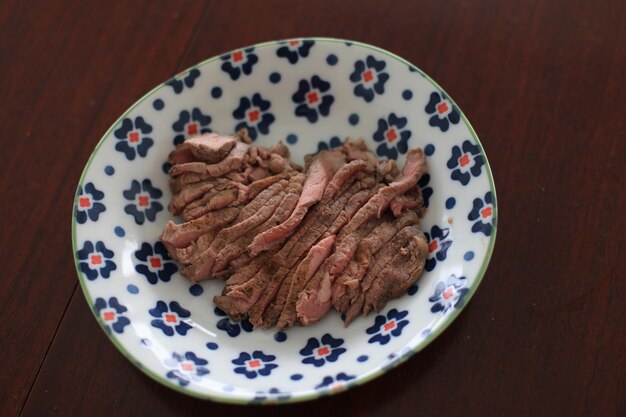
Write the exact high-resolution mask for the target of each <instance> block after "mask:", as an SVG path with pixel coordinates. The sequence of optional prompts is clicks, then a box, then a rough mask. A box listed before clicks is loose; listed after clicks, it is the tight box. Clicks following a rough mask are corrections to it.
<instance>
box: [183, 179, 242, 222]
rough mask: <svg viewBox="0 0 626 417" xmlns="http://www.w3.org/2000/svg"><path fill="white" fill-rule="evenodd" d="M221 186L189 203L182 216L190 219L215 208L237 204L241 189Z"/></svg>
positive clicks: (186, 219) (187, 219)
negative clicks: (222, 187) (221, 187)
mask: <svg viewBox="0 0 626 417" xmlns="http://www.w3.org/2000/svg"><path fill="white" fill-rule="evenodd" d="M219 188H220V187H214V188H213V189H212V190H210V191H209V192H208V193H206V194H205V195H204V196H203V197H202V198H201V199H198V200H196V201H194V202H192V203H190V204H188V205H187V207H185V208H184V209H183V211H182V213H181V217H182V218H183V219H184V220H185V221H190V220H193V219H197V218H198V217H200V216H203V215H205V214H207V213H209V212H211V211H214V210H219V209H223V208H224V207H229V206H231V207H232V206H236V205H237V204H236V203H237V201H238V199H239V196H240V194H241V190H238V189H235V188H226V189H219Z"/></svg>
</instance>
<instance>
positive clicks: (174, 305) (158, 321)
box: [149, 301, 192, 336]
mask: <svg viewBox="0 0 626 417" xmlns="http://www.w3.org/2000/svg"><path fill="white" fill-rule="evenodd" d="M149 313H150V315H151V316H152V317H155V319H153V320H152V321H151V322H150V324H151V325H152V327H156V328H157V329H161V330H162V331H163V333H165V335H166V336H174V331H176V333H178V334H179V335H181V336H184V335H186V334H187V331H189V329H191V327H192V326H191V325H189V324H188V323H186V321H184V320H182V319H186V318H188V317H190V316H191V313H190V312H189V311H188V310H185V309H184V308H182V307H181V306H180V304H178V302H177V301H172V302H171V303H170V304H169V307H168V305H167V304H165V301H157V303H156V306H155V307H154V308H152V309H150V310H149Z"/></svg>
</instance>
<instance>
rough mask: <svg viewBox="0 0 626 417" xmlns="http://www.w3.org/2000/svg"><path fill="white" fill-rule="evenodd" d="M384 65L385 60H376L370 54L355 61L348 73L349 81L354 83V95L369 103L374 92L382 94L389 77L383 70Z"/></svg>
mask: <svg viewBox="0 0 626 417" xmlns="http://www.w3.org/2000/svg"><path fill="white" fill-rule="evenodd" d="M386 66H387V64H386V63H385V61H383V60H380V61H378V60H376V58H374V57H373V56H372V55H368V56H367V58H366V59H365V60H359V61H356V62H355V63H354V71H353V72H352V74H350V81H352V82H353V83H355V84H356V85H355V86H354V95H356V96H357V97H362V98H363V99H364V100H365V101H366V102H368V103H369V102H371V101H372V100H374V97H375V96H376V94H383V93H384V92H385V83H386V82H387V80H388V79H389V74H388V73H387V72H385V71H384V69H385V67H386Z"/></svg>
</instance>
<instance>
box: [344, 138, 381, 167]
mask: <svg viewBox="0 0 626 417" xmlns="http://www.w3.org/2000/svg"><path fill="white" fill-rule="evenodd" d="M343 151H344V152H345V153H346V155H347V156H348V161H354V160H362V161H367V162H370V163H372V164H377V163H378V158H376V155H374V154H373V153H372V151H370V150H369V149H368V148H367V146H366V145H365V141H364V140H363V139H356V140H353V139H346V141H345V142H344V144H343Z"/></svg>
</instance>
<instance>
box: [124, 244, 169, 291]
mask: <svg viewBox="0 0 626 417" xmlns="http://www.w3.org/2000/svg"><path fill="white" fill-rule="evenodd" d="M135 258H137V259H138V260H139V261H140V262H141V263H139V264H137V265H135V271H137V272H139V273H140V274H141V275H143V276H145V277H146V279H147V280H148V282H149V283H150V284H152V285H155V284H156V283H157V282H159V280H161V281H163V282H168V281H169V280H170V278H171V276H172V274H174V273H175V272H176V271H178V266H177V265H176V263H175V262H173V261H172V258H170V256H169V254H168V253H167V249H165V246H164V245H163V243H162V242H160V241H158V242H156V243H155V244H154V247H153V246H152V245H151V244H149V243H147V242H144V243H142V244H141V248H140V249H139V250H138V251H135Z"/></svg>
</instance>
